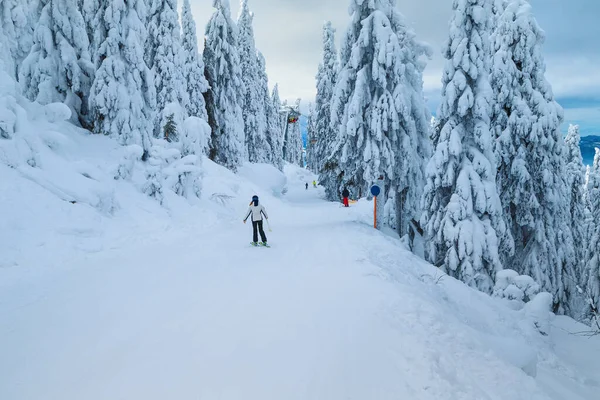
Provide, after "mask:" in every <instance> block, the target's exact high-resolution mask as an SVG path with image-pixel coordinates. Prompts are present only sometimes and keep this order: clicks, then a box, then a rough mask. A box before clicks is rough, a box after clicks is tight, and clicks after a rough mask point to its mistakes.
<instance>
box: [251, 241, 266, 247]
mask: <svg viewBox="0 0 600 400" xmlns="http://www.w3.org/2000/svg"><path fill="white" fill-rule="evenodd" d="M250 246H254V247H271V246H269V244H268V243H264V242H250Z"/></svg>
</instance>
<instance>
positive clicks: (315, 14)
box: [191, 0, 600, 135]
mask: <svg viewBox="0 0 600 400" xmlns="http://www.w3.org/2000/svg"><path fill="white" fill-rule="evenodd" d="M230 1H231V11H232V17H233V18H234V19H237V14H238V10H239V1H238V0H230ZM530 3H531V4H532V7H533V11H534V14H535V16H536V17H537V19H538V22H539V24H540V26H541V27H542V29H544V30H545V32H546V36H547V38H546V44H545V46H544V54H545V58H546V64H547V69H548V72H547V74H546V77H547V79H548V80H549V81H550V83H551V84H552V87H553V89H554V93H555V95H556V97H557V99H558V101H559V102H560V103H561V105H562V106H563V107H565V114H566V118H565V119H566V124H568V123H578V124H580V125H581V128H582V134H592V133H594V134H598V135H600V41H599V39H600V24H598V20H599V18H600V0H569V1H567V0H530ZM191 4H192V11H193V13H194V17H195V19H196V24H197V26H198V36H199V41H200V42H203V40H202V37H203V34H204V29H205V26H206V23H207V22H208V20H209V19H210V16H211V15H212V13H213V11H214V9H213V8H212V0H191ZM349 4H350V0H249V5H250V8H251V10H252V11H253V12H254V14H255V16H254V30H255V35H256V45H257V48H258V49H259V50H260V51H261V52H262V53H263V54H264V55H265V57H266V60H267V72H268V74H269V80H270V84H271V86H272V85H273V84H274V83H279V87H280V92H281V95H282V97H283V98H285V99H288V100H293V99H296V98H298V97H300V98H302V99H303V100H305V103H306V102H308V101H313V100H314V96H315V92H316V89H315V78H314V77H315V74H316V71H317V66H318V64H319V61H320V59H321V49H322V44H321V32H322V26H323V22H324V21H326V20H330V21H332V23H333V25H334V27H335V28H336V29H337V39H338V41H337V42H338V49H339V47H340V41H341V38H342V37H343V33H344V32H345V30H346V27H347V25H348V22H349V20H350V17H349V15H348V5H349ZM397 4H398V9H399V10H400V12H401V13H402V14H404V16H405V17H406V19H407V20H408V21H409V23H410V24H411V25H412V27H413V29H414V30H415V32H416V34H417V38H418V39H419V40H421V41H424V42H427V43H428V44H429V45H430V46H431V47H432V48H433V52H434V56H433V59H432V60H430V61H429V63H428V66H427V68H426V70H425V76H424V81H425V90H426V96H427V98H428V99H429V105H430V108H431V110H432V112H434V111H435V109H436V108H437V104H438V102H439V100H438V99H439V91H440V87H441V83H440V79H441V70H442V66H443V59H442V57H441V48H442V45H443V43H444V41H445V40H446V38H447V35H448V21H449V19H450V14H451V5H452V1H451V0H398V1H397ZM200 46H202V43H201V44H200ZM563 130H566V125H565V127H564V129H563Z"/></svg>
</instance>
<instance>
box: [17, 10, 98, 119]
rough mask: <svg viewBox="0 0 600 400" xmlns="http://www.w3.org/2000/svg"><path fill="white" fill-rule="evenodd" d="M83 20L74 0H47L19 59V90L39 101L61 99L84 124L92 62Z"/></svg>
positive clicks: (75, 117)
mask: <svg viewBox="0 0 600 400" xmlns="http://www.w3.org/2000/svg"><path fill="white" fill-rule="evenodd" d="M88 48H89V42H88V36H87V32H86V29H85V23H84V20H83V17H82V15H81V13H80V12H79V9H78V7H77V1H76V0H48V2H47V3H46V5H45V6H44V8H43V10H42V14H41V16H40V20H39V22H38V25H37V26H36V28H35V34H34V42H33V46H32V48H31V52H30V53H29V55H28V56H27V58H25V60H24V61H23V64H22V67H21V72H20V82H21V86H22V87H23V93H24V94H25V95H26V96H27V97H28V98H29V99H30V100H32V101H38V102H39V103H41V104H49V103H53V102H64V103H65V104H67V105H68V106H69V108H71V111H72V120H73V121H81V122H82V125H84V126H87V122H88V115H87V114H88V113H87V102H88V97H89V93H90V87H91V84H92V80H93V74H94V66H93V65H92V62H91V59H90V54H89V52H88Z"/></svg>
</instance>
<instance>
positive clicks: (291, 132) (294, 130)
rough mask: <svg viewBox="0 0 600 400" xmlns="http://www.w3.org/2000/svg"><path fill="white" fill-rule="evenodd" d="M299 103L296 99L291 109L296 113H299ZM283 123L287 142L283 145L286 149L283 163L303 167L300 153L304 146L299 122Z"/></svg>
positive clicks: (299, 100)
mask: <svg viewBox="0 0 600 400" xmlns="http://www.w3.org/2000/svg"><path fill="white" fill-rule="evenodd" d="M301 102H302V100H301V99H297V100H296V103H295V104H294V106H293V107H292V108H293V109H294V110H296V111H297V112H300V103H301ZM284 107H285V106H284ZM285 123H286V124H288V127H287V142H286V143H284V146H285V147H286V151H285V161H287V162H289V163H290V164H294V165H299V166H301V167H304V160H303V159H302V152H303V148H304V146H303V143H302V130H301V129H300V120H298V121H297V122H294V123H288V121H285ZM284 140H285V138H284Z"/></svg>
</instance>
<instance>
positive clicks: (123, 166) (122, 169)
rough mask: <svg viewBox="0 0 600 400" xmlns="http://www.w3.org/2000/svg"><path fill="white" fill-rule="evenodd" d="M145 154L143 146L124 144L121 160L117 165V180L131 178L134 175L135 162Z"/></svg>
mask: <svg viewBox="0 0 600 400" xmlns="http://www.w3.org/2000/svg"><path fill="white" fill-rule="evenodd" d="M143 154H144V149H143V148H142V146H139V145H137V144H132V145H129V146H124V147H123V156H122V157H121V162H120V163H119V165H118V166H117V170H116V172H115V180H119V179H124V180H128V179H130V178H131V176H132V175H133V169H134V168H135V163H136V162H138V161H140V160H141V159H142V156H143Z"/></svg>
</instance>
